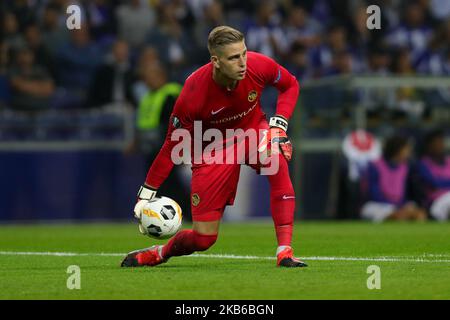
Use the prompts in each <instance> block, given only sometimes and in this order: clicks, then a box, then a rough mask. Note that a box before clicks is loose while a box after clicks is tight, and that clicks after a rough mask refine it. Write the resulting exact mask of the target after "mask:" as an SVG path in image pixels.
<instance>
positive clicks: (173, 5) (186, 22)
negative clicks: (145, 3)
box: [163, 0, 196, 34]
mask: <svg viewBox="0 0 450 320" xmlns="http://www.w3.org/2000/svg"><path fill="white" fill-rule="evenodd" d="M187 2H188V1H186V0H169V1H168V3H165V4H163V5H164V6H169V7H170V10H171V11H172V12H173V13H174V15H175V18H176V19H177V21H178V23H179V24H180V25H181V27H182V28H183V30H186V32H187V33H189V34H191V33H192V32H193V29H194V25H195V22H196V21H195V17H194V14H193V12H192V10H191V7H190V6H189V5H188V4H187Z"/></svg>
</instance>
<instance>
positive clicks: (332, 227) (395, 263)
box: [0, 221, 450, 299]
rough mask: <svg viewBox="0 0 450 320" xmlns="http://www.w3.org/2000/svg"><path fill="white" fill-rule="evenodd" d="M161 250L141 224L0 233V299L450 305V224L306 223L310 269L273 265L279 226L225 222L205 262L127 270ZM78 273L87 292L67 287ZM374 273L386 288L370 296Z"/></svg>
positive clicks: (4, 229)
mask: <svg viewBox="0 0 450 320" xmlns="http://www.w3.org/2000/svg"><path fill="white" fill-rule="evenodd" d="M184 227H189V226H188V225H186V226H184ZM154 243H159V242H158V241H156V240H151V239H149V238H147V237H144V236H142V235H140V234H139V233H138V231H137V226H136V225H134V224H76V225H60V224H56V225H3V226H0V252H1V253H0V288H1V290H0V299H450V224H449V223H444V224H438V223H431V222H430V223H397V224H396V223H386V224H369V223H364V222H340V223H339V222H302V221H298V222H297V223H296V226H295V234H294V248H295V251H296V253H297V255H298V256H300V257H302V258H304V260H305V261H306V262H308V264H309V267H307V268H302V269H281V268H277V267H276V266H275V260H274V259H272V258H271V257H273V256H274V251H275V235H274V230H273V227H272V224H271V223H224V224H223V225H222V226H221V230H220V235H219V240H218V242H217V243H216V244H215V246H214V247H213V248H211V249H210V250H208V251H206V252H203V253H201V254H204V255H207V256H200V255H197V256H194V257H178V258H172V259H171V260H170V261H169V262H168V263H166V264H163V265H160V266H158V267H154V268H134V269H127V268H120V267H119V264H120V261H121V259H122V256H121V255H120V254H121V253H126V252H128V251H130V250H133V249H137V248H142V247H146V246H148V245H150V244H154ZM36 252H40V253H42V254H41V255H36V254H30V253H36ZM46 252H53V253H54V252H59V253H63V254H64V255H61V256H58V255H48V254H45V253H46ZM67 253H76V255H67ZM100 253H104V255H99V254H100ZM222 255H226V256H222ZM245 256H251V257H245ZM258 257H262V258H258ZM70 265H78V266H79V267H80V270H81V289H80V290H69V289H67V286H66V281H67V278H68V277H69V276H70V274H68V273H67V267H68V266H70ZM370 265H377V266H379V267H380V271H381V289H379V290H378V289H373V290H369V289H368V288H367V279H368V277H370V275H371V274H368V273H367V268H368V266H370Z"/></svg>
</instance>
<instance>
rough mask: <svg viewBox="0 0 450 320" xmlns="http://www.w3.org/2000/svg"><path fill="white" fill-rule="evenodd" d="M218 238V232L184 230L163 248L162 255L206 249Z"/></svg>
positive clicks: (168, 256)
mask: <svg viewBox="0 0 450 320" xmlns="http://www.w3.org/2000/svg"><path fill="white" fill-rule="evenodd" d="M216 240H217V234H214V235H205V234H201V233H198V232H196V231H194V230H182V231H180V232H178V233H177V234H176V235H175V236H174V237H173V238H172V239H170V240H169V242H168V243H167V244H166V245H165V246H164V247H163V249H162V257H163V258H164V259H168V258H170V257H176V256H184V255H189V254H191V253H193V252H195V251H205V250H206V249H208V248H209V247H211V246H212V245H213V244H214V243H215V242H216Z"/></svg>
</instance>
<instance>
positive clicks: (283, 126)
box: [259, 55, 300, 161]
mask: <svg viewBox="0 0 450 320" xmlns="http://www.w3.org/2000/svg"><path fill="white" fill-rule="evenodd" d="M259 61H260V66H261V70H262V78H263V79H264V82H265V84H266V85H271V86H274V87H275V88H277V89H278V100H277V107H276V112H275V115H273V116H272V117H271V118H270V119H269V127H270V130H269V139H268V141H270V142H271V144H278V145H279V149H280V151H281V153H282V154H283V156H284V157H285V158H286V160H288V161H290V160H291V158H292V143H291V141H290V140H289V138H288V136H287V129H288V123H289V119H290V117H291V116H292V113H293V112H294V108H295V105H296V104H297V99H298V95H299V91H300V85H299V83H298V81H297V79H296V78H295V77H294V76H293V75H292V74H291V73H290V72H289V71H287V70H286V69H285V68H284V67H283V66H281V65H279V64H278V63H276V62H275V61H274V60H273V59H270V58H269V57H266V56H263V55H261V57H260V60H259Z"/></svg>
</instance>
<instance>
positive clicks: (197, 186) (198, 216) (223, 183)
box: [191, 119, 269, 221]
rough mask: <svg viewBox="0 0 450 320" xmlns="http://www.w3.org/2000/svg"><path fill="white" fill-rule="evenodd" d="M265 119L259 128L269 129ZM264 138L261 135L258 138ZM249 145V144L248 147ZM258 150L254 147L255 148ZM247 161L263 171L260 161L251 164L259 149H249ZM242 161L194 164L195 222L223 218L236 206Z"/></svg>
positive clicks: (193, 212)
mask: <svg viewBox="0 0 450 320" xmlns="http://www.w3.org/2000/svg"><path fill="white" fill-rule="evenodd" d="M268 128H269V125H268V123H267V121H266V120H265V119H264V120H263V121H261V122H260V123H259V126H258V128H255V130H257V132H258V133H259V132H260V131H259V130H260V129H268ZM260 140H261V136H260V134H258V141H260ZM247 147H248V146H247ZM253 149H254V148H253ZM246 151H247V153H246V164H247V165H249V166H250V167H252V168H253V169H255V170H257V171H259V168H260V164H259V163H256V164H255V163H253V162H254V161H252V162H251V163H248V155H250V154H252V152H254V153H256V151H257V150H247V149H246ZM240 169H241V164H239V163H233V164H225V163H224V164H200V165H193V166H192V182H191V210H192V220H193V221H215V220H220V219H221V218H222V215H223V212H224V210H225V207H226V206H227V205H232V204H233V203H234V199H235V197H236V190H237V185H238V182H239V173H240Z"/></svg>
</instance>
